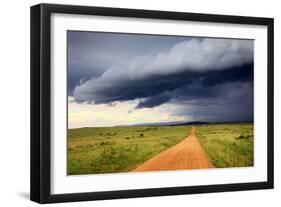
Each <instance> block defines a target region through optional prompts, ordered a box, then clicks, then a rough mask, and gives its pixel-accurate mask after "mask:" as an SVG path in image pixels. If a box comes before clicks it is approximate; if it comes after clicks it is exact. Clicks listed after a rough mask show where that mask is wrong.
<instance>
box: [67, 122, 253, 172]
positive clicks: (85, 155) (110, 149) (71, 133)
mask: <svg viewBox="0 0 281 207" xmlns="http://www.w3.org/2000/svg"><path fill="white" fill-rule="evenodd" d="M190 130H191V126H124V127H94V128H79V129H69V130H68V165H67V166H68V169H67V171H68V175H80V174H98V173H114V172H128V171H131V170H133V169H135V168H136V167H137V166H138V165H140V164H142V163H144V162H145V161H147V160H148V159H150V158H151V157H153V156H155V155H157V154H158V153H160V152H161V151H164V150H166V149H168V148H170V147H172V146H174V145H176V144H177V143H179V142H180V141H182V140H183V139H185V138H186V137H187V135H188V134H189V133H190ZM196 135H197V138H198V139H199V141H200V144H201V145H202V147H203V148H204V150H205V151H206V153H207V154H208V155H209V157H210V159H211V161H212V163H213V165H214V166H215V167H218V168H224V167H244V166H253V160H254V157H253V156H254V153H253V151H254V141H253V124H248V123H245V124H208V125H197V126H196Z"/></svg>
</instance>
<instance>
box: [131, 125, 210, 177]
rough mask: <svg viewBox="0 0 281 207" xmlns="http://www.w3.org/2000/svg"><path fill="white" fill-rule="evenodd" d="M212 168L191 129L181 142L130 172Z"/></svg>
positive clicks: (193, 130)
mask: <svg viewBox="0 0 281 207" xmlns="http://www.w3.org/2000/svg"><path fill="white" fill-rule="evenodd" d="M213 167H214V166H213V164H212V162H211V161H210V158H209V157H208V155H207V154H206V152H205V151H204V149H203V148H202V147H201V145H200V143H199V141H198V139H197V137H196V128H195V127H193V128H192V130H191V133H190V134H189V135H188V137H187V138H185V139H184V140H183V141H181V142H180V143H178V144H177V145H175V146H173V147H171V148H169V149H167V150H165V151H163V152H161V153H159V154H158V155H156V156H154V157H152V158H151V159H149V160H148V161H146V162H145V163H143V164H141V165H139V166H138V167H137V168H136V169H134V170H133V171H132V172H145V171H160V170H185V169H204V168H213Z"/></svg>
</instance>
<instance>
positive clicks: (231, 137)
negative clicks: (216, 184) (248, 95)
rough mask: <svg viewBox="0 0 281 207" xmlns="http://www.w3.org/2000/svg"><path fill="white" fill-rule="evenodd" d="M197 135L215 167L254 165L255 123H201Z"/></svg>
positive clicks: (197, 128)
mask: <svg viewBox="0 0 281 207" xmlns="http://www.w3.org/2000/svg"><path fill="white" fill-rule="evenodd" d="M196 135H197V137H198V139H199V141H200V143H201V145H202V147H203V148H204V149H205V151H206V153H207V154H208V155H209V157H210V158H211V160H212V162H213V164H214V166H215V167H218V168H226V167H247V166H253V164H254V138H253V124H249V123H245V124H210V125H201V126H196Z"/></svg>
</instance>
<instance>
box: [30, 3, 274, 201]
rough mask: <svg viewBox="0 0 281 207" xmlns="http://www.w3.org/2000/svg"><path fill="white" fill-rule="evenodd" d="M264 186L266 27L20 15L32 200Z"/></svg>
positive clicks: (148, 15) (183, 16) (46, 12)
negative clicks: (25, 22) (25, 50)
mask: <svg viewBox="0 0 281 207" xmlns="http://www.w3.org/2000/svg"><path fill="white" fill-rule="evenodd" d="M270 188H273V19H271V18H260V17H242V16H225V15H213V14H195V13H179V12H168V11H150V10H133V9H120V8H102V7H87V6H70V5H54V4H40V5H36V6H33V7H31V200H33V201H36V202H39V203H52V202H68V201H85V200H100V199H117V198H132V197H145V196H163V195H178V194H193V193H209V192H223V191H238V190H254V189H270Z"/></svg>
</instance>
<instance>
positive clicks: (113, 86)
mask: <svg viewBox="0 0 281 207" xmlns="http://www.w3.org/2000/svg"><path fill="white" fill-rule="evenodd" d="M68 38H69V45H68V46H69V50H68V54H69V59H68V70H69V73H68V74H69V75H68V78H69V80H68V84H69V87H68V90H69V94H70V95H72V96H73V97H74V100H75V101H76V102H78V103H80V102H86V103H92V104H101V103H105V104H109V105H110V104H114V103H115V102H123V101H130V100H136V99H139V100H140V101H139V103H138V104H137V105H136V106H135V109H136V110H137V109H141V108H153V107H157V106H160V105H162V104H164V103H168V102H169V103H173V104H175V105H182V104H183V105H184V106H186V107H182V110H177V111H176V112H175V114H177V113H180V114H185V115H191V114H192V116H193V117H195V118H196V117H200V119H204V117H205V118H206V119H208V120H222V119H223V118H225V116H223V115H226V114H227V115H228V116H231V117H232V119H233V120H234V119H245V120H246V119H249V120H250V119H251V118H252V116H253V104H252V102H253V101H252V99H253V92H252V90H253V88H252V86H251V85H252V83H253V41H252V40H234V39H211V38H187V37H167V36H150V35H128V34H110V33H88V32H70V33H69V34H68ZM214 102H216V104H214ZM218 110H219V112H218ZM220 114H222V115H220ZM235 117H236V118H235Z"/></svg>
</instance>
